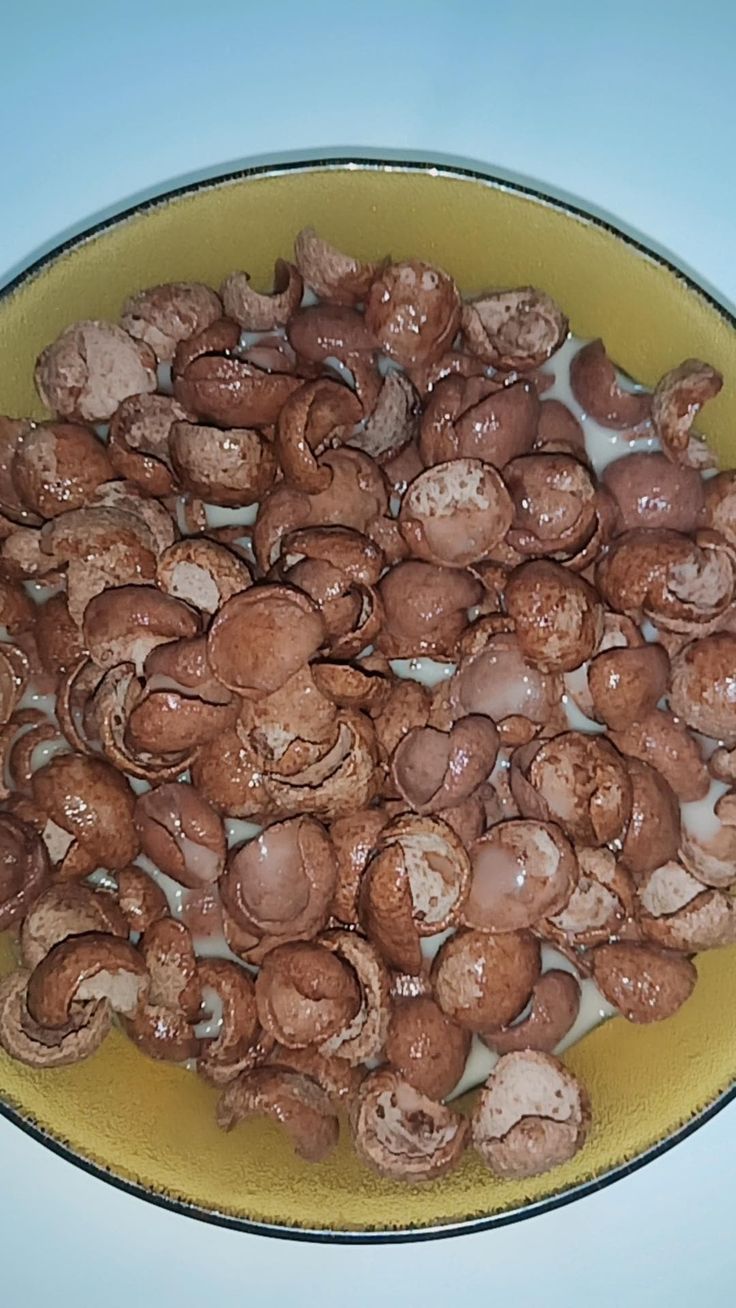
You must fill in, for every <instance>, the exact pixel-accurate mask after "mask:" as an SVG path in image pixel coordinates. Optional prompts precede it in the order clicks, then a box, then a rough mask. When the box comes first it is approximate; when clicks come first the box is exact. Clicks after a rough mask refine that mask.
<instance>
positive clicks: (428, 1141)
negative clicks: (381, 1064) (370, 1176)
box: [350, 1068, 468, 1181]
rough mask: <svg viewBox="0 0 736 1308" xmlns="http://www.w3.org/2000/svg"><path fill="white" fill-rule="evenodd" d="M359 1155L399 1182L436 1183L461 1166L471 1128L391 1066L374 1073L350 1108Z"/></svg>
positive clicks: (380, 1171) (452, 1111)
mask: <svg viewBox="0 0 736 1308" xmlns="http://www.w3.org/2000/svg"><path fill="white" fill-rule="evenodd" d="M350 1126H351V1130H352V1136H353V1145H354V1148H355V1151H356V1153H357V1154H358V1157H359V1158H360V1159H361V1160H362V1161H363V1162H364V1163H367V1164H368V1166H369V1167H371V1168H372V1169H373V1170H374V1171H376V1172H378V1174H379V1176H385V1177H388V1178H389V1179H390V1180H393V1181H430V1180H434V1179H435V1178H437V1177H439V1176H445V1175H446V1174H447V1173H448V1172H450V1171H452V1170H453V1168H455V1167H456V1166H457V1165H458V1163H459V1161H460V1158H461V1157H462V1154H463V1152H464V1150H465V1146H466V1143H467V1137H468V1124H467V1121H466V1119H465V1118H464V1117H462V1116H461V1114H460V1113H458V1112H456V1111H455V1110H454V1109H452V1108H448V1107H447V1106H446V1105H445V1104H440V1103H437V1102H435V1100H433V1099H430V1098H429V1097H428V1096H427V1095H424V1094H421V1093H420V1092H419V1091H418V1090H415V1089H414V1087H413V1086H411V1085H410V1084H409V1083H408V1081H405V1080H404V1078H403V1077H402V1076H401V1075H400V1074H399V1073H398V1072H394V1071H392V1070H391V1069H390V1068H378V1070H377V1071H375V1072H369V1073H368V1076H366V1077H365V1079H364V1080H363V1082H362V1083H361V1086H360V1088H359V1090H358V1093H357V1095H356V1098H355V1100H354V1102H353V1104H352V1105H351V1109H350Z"/></svg>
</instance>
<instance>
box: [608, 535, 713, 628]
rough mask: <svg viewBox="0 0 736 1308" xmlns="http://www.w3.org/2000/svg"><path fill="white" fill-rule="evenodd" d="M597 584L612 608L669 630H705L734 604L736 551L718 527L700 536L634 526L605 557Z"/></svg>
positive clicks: (610, 548) (615, 542) (615, 543)
mask: <svg viewBox="0 0 736 1308" xmlns="http://www.w3.org/2000/svg"><path fill="white" fill-rule="evenodd" d="M596 585H597V587H598V590H599V592H600V594H601V596H602V598H603V600H604V601H605V603H606V604H608V605H609V606H610V607H611V608H614V609H618V611H619V612H621V613H626V614H628V616H629V617H631V618H634V619H635V620H637V621H639V620H640V619H641V618H642V617H644V618H649V619H650V620H651V621H652V622H653V623H654V624H655V626H658V627H662V628H663V629H664V630H665V631H673V632H680V633H683V634H685V635H693V636H695V635H699V634H701V631H702V628H703V627H705V626H706V624H708V623H712V622H713V621H714V620H716V619H720V618H721V617H722V615H723V614H724V613H725V612H726V611H727V609H728V608H729V606H730V605H731V603H732V601H733V597H734V591H735V587H736V565H735V563H734V559H733V551H732V550H730V548H729V547H728V546H727V544H726V542H725V540H724V539H723V538H722V537H721V536H719V535H718V534H717V533H715V532H709V531H703V532H698V534H697V535H696V536H695V538H694V539H692V538H691V537H689V536H685V535H683V534H682V533H681V532H676V531H670V530H669V529H668V528H665V527H660V528H656V529H647V528H634V529H633V530H632V531H627V532H625V533H624V535H623V536H619V537H618V538H617V539H616V540H615V541H614V542H613V543H612V545H611V546H610V547H609V550H608V552H607V554H606V555H605V556H604V557H603V558H602V559H601V560H600V561H599V563H598V566H597V569H596Z"/></svg>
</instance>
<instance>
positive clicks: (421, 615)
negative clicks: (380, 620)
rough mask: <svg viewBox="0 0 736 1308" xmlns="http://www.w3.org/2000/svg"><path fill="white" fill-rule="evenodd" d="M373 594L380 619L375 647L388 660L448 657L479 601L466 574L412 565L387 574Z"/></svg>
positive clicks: (477, 590)
mask: <svg viewBox="0 0 736 1308" xmlns="http://www.w3.org/2000/svg"><path fill="white" fill-rule="evenodd" d="M378 590H379V594H380V597H381V601H382V604H383V608H384V615H385V616H384V625H383V627H382V629H381V632H380V635H379V637H378V647H379V649H380V650H381V651H382V652H383V653H384V654H386V655H387V656H388V657H389V658H410V657H412V656H414V655H419V654H437V655H440V656H442V655H443V654H445V655H446V654H451V653H452V651H453V649H454V646H455V643H456V641H457V639H458V637H459V636H460V635H461V633H462V632H463V631H464V629H465V628H466V627H467V625H468V616H467V613H468V609H469V608H471V607H472V606H473V605H474V604H477V602H478V600H479V599H480V595H481V587H480V584H479V583H478V582H477V581H476V580H475V578H474V577H472V576H471V575H470V574H469V573H467V572H461V571H459V570H458V569H456V568H443V567H438V566H437V565H436V564H433V563H425V562H420V561H419V560H413V559H412V560H407V561H406V562H404V563H398V564H396V566H395V567H393V568H391V569H390V570H389V572H387V573H386V574H385V576H384V577H383V578H382V579H381V581H380V583H379V587H378Z"/></svg>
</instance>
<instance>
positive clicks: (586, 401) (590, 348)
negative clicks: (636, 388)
mask: <svg viewBox="0 0 736 1308" xmlns="http://www.w3.org/2000/svg"><path fill="white" fill-rule="evenodd" d="M570 385H571V386H572V390H573V394H574V396H575V399H576V400H577V402H578V404H580V405H581V406H582V408H583V409H584V410H585V412H586V413H587V414H589V416H590V417H591V418H594V419H595V421H596V422H598V423H600V424H601V426H602V427H613V428H615V429H617V430H622V429H623V428H627V427H628V428H638V427H640V426H642V425H643V424H645V423H648V422H649V418H650V414H651V409H652V397H651V395H648V394H646V393H643V392H633V391H628V390H624V388H623V387H622V386H621V385H620V383H619V381H618V378H617V376H616V369H615V368H614V366H613V364H612V363H611V360H610V359H609V358H608V355H607V354H606V349H605V346H604V344H603V341H601V340H595V341H590V342H589V343H588V344H587V345H583V346H582V348H581V349H579V350H578V352H577V354H576V355H575V357H574V359H573V361H572V363H571V365H570Z"/></svg>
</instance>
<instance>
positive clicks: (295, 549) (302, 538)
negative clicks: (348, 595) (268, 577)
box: [280, 525, 384, 586]
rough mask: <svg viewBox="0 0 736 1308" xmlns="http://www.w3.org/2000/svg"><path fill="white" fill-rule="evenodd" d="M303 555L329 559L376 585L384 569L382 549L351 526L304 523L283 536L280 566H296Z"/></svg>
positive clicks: (340, 569)
mask: <svg viewBox="0 0 736 1308" xmlns="http://www.w3.org/2000/svg"><path fill="white" fill-rule="evenodd" d="M303 559H313V560H316V561H319V562H321V563H330V564H332V566H333V567H334V568H335V569H336V570H337V571H338V572H342V573H344V574H345V576H346V577H348V578H349V579H350V580H351V581H361V582H363V583H364V585H366V586H372V585H375V583H376V582H377V581H378V579H379V577H380V576H381V573H382V571H383V565H384V558H383V552H382V550H381V549H380V548H379V547H378V546H377V545H376V544H374V542H373V541H372V540H371V539H370V538H369V537H368V536H366V535H365V534H364V533H363V532H360V531H356V530H355V529H354V528H352V527H340V526H336V525H335V526H332V525H329V526H320V527H301V528H298V529H297V530H296V531H291V532H289V533H288V534H287V535H285V536H284V538H283V543H282V552H281V559H280V566H281V567H283V568H293V567H294V565H295V564H296V563H299V562H301V561H302V560H303Z"/></svg>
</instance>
